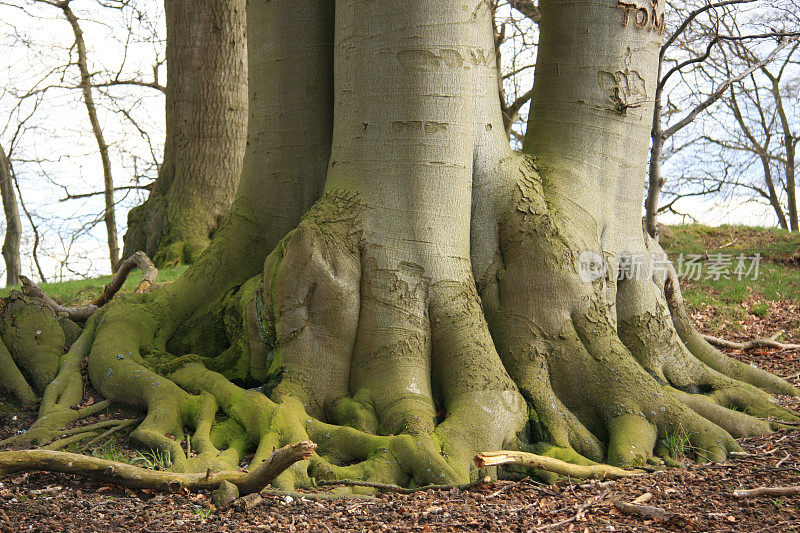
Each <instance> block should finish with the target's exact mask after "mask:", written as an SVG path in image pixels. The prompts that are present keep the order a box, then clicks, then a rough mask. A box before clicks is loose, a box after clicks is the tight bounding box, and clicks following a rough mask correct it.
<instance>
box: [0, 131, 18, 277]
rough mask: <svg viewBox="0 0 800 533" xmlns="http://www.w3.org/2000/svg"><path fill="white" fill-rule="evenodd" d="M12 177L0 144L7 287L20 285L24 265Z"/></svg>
mask: <svg viewBox="0 0 800 533" xmlns="http://www.w3.org/2000/svg"><path fill="white" fill-rule="evenodd" d="M12 179H13V178H12V177H11V166H10V165H9V162H8V158H7V157H6V154H5V152H4V151H3V148H2V146H0V196H2V198H3V212H4V213H5V216H6V236H5V240H4V241H3V259H4V260H5V263H6V287H11V286H14V285H19V276H20V274H22V267H21V266H20V259H19V242H20V238H21V237H22V222H21V221H20V218H19V209H18V208H17V195H16V194H15V193H14V183H13V181H12Z"/></svg>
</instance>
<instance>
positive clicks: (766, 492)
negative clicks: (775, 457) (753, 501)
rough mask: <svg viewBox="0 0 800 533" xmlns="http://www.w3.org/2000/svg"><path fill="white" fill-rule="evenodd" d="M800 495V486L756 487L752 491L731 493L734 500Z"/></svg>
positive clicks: (741, 490)
mask: <svg viewBox="0 0 800 533" xmlns="http://www.w3.org/2000/svg"><path fill="white" fill-rule="evenodd" d="M796 494H800V485H791V486H788V487H756V488H754V489H738V490H735V491H733V497H734V498H752V497H756V496H794V495H796Z"/></svg>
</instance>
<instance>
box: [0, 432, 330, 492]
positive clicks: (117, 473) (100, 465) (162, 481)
mask: <svg viewBox="0 0 800 533" xmlns="http://www.w3.org/2000/svg"><path fill="white" fill-rule="evenodd" d="M316 447H317V445H316V444H314V443H313V442H311V441H303V442H300V443H298V444H292V445H289V446H284V447H283V448H279V449H277V450H275V451H274V452H272V455H270V457H269V458H268V459H267V460H266V461H264V462H263V463H261V464H260V465H258V466H256V467H255V468H254V469H253V471H252V472H239V471H236V470H226V471H220V472H212V471H208V472H205V473H179V472H169V471H165V470H148V469H146V468H140V467H138V466H132V465H129V464H126V463H119V462H116V461H108V460H105V459H98V458H97V457H90V456H88V455H80V454H77V453H67V452H58V451H52V450H18V451H7V452H0V478H3V477H5V476H8V475H10V474H13V473H15V472H33V471H42V472H61V473H64V474H75V475H78V476H83V477H88V478H92V479H97V480H99V481H104V482H107V483H113V484H115V485H121V486H123V487H129V488H135V489H144V488H147V489H155V490H162V491H168V492H173V493H174V492H178V491H179V490H182V489H184V488H186V489H189V490H198V489H216V488H217V487H218V486H219V485H220V483H222V482H223V481H229V482H230V483H233V484H234V485H236V487H237V488H238V489H239V493H240V494H242V495H244V494H250V493H253V492H258V491H260V490H261V489H263V488H264V487H265V486H267V484H268V483H269V482H270V481H272V480H273V479H275V478H276V477H277V476H278V475H279V474H280V473H281V472H283V471H284V470H286V469H287V468H289V467H290V466H292V465H293V464H294V463H296V462H297V461H302V460H303V459H308V458H309V457H311V455H312V454H313V453H314V450H315V449H316Z"/></svg>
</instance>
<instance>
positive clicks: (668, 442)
mask: <svg viewBox="0 0 800 533" xmlns="http://www.w3.org/2000/svg"><path fill="white" fill-rule="evenodd" d="M661 442H662V443H663V444H664V447H665V448H666V449H667V453H669V456H670V457H672V458H673V459H681V458H683V457H686V454H687V453H689V451H690V450H691V448H692V446H691V444H690V443H689V434H688V433H686V432H684V431H683V430H682V429H680V428H678V429H676V430H674V431H670V430H667V433H666V435H664V438H663V439H662V440H661Z"/></svg>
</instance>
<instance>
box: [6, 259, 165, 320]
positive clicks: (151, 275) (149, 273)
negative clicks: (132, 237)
mask: <svg viewBox="0 0 800 533" xmlns="http://www.w3.org/2000/svg"><path fill="white" fill-rule="evenodd" d="M135 267H139V269H140V270H141V271H142V280H141V281H140V282H139V285H138V286H137V287H136V290H135V291H134V292H137V293H145V292H150V290H151V289H152V288H153V284H154V283H155V282H156V277H157V276H158V269H156V267H155V265H153V262H152V261H151V260H150V258H148V257H147V255H145V253H144V252H136V253H135V254H133V255H132V256H130V257H129V258H128V259H126V260H125V261H123V262H122V263H121V264H120V267H119V270H118V271H117V273H116V274H114V277H113V278H112V279H111V283H109V284H108V285H106V287H105V289H104V290H103V294H101V295H100V296H99V297H98V298H97V299H96V300H95V301H94V302H93V303H91V304H89V305H86V306H83V307H66V306H63V305H61V304H59V303H57V302H56V301H55V300H53V299H52V298H50V297H49V296H47V294H45V292H44V291H43V290H42V289H41V288H40V287H39V286H38V285H36V283H34V282H33V281H32V280H30V279H28V278H27V277H25V276H20V277H19V279H20V281H21V282H22V292H23V294H26V295H28V296H33V297H35V298H39V299H41V300H42V301H43V302H44V303H45V305H47V307H49V308H50V309H52V310H53V312H54V313H56V314H57V315H59V316H66V317H67V318H69V319H70V320H73V321H75V322H84V321H86V320H87V319H88V318H89V317H90V316H92V314H93V313H94V312H95V311H97V310H98V309H99V308H101V307H103V306H104V305H105V304H107V303H108V302H110V301H111V299H112V298H113V297H114V295H115V294H116V293H117V291H119V289H120V288H121V287H122V285H123V283H125V280H126V279H127V278H128V274H130V273H131V270H133V269H134V268H135Z"/></svg>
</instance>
